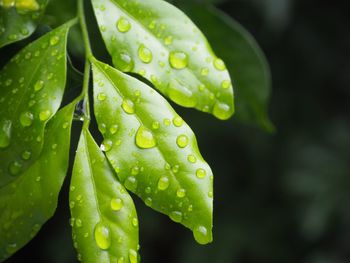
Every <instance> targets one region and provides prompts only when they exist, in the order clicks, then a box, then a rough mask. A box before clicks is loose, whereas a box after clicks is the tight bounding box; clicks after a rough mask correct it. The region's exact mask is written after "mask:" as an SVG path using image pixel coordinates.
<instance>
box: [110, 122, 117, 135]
mask: <svg viewBox="0 0 350 263" xmlns="http://www.w3.org/2000/svg"><path fill="white" fill-rule="evenodd" d="M117 131H118V125H117V124H114V125H112V126H111V127H110V128H109V132H110V133H111V134H112V135H114V134H116V132H117Z"/></svg>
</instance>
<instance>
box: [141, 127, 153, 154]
mask: <svg viewBox="0 0 350 263" xmlns="http://www.w3.org/2000/svg"><path fill="white" fill-rule="evenodd" d="M136 145H137V146H138V147H140V148H142V149H149V148H153V147H155V146H156V140H155V138H154V136H153V133H152V132H151V131H150V130H149V129H147V128H146V127H145V126H140V128H139V129H138V130H137V133H136Z"/></svg>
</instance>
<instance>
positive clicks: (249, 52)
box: [180, 2, 274, 131]
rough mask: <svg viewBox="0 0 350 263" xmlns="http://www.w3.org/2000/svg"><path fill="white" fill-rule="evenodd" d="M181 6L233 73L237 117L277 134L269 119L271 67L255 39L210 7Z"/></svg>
mask: <svg viewBox="0 0 350 263" xmlns="http://www.w3.org/2000/svg"><path fill="white" fill-rule="evenodd" d="M180 7H181V8H182V9H183V10H184V11H185V12H186V13H187V14H188V15H189V16H190V17H191V18H192V19H193V20H194V21H195V22H196V23H197V24H198V25H199V26H200V27H201V28H202V30H203V32H204V33H205V35H206V36H207V37H208V39H209V41H210V43H211V44H212V45H213V48H214V50H215V51H216V52H217V53H218V54H219V55H220V56H221V57H222V58H223V59H224V60H225V62H226V64H227V68H228V69H229V71H230V73H231V74H232V78H233V80H234V87H235V95H236V98H237V100H236V117H237V118H238V119H239V120H242V121H244V122H250V123H256V124H258V125H260V126H261V127H262V128H264V129H266V130H268V131H273V130H274V127H273V124H272V123H271V122H270V120H269V117H268V113H267V111H268V103H269V98H270V92H271V75H270V68H269V65H268V64H267V61H266V58H265V56H264V54H263V52H262V51H261V48H260V47H259V45H258V44H257V42H256V41H255V39H254V37H253V36H252V35H251V34H250V33H249V32H248V31H247V30H246V29H244V28H243V27H242V26H241V25H240V24H239V23H238V22H236V21H235V20H233V19H232V18H231V17H229V16H227V15H226V14H224V13H223V12H221V11H219V10H217V9H215V8H214V7H210V6H207V5H198V4H191V3H189V2H185V3H183V4H181V5H180Z"/></svg>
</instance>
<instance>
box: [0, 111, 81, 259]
mask: <svg viewBox="0 0 350 263" xmlns="http://www.w3.org/2000/svg"><path fill="white" fill-rule="evenodd" d="M73 111H74V105H73V104H71V105H69V106H67V107H65V108H63V109H62V110H60V111H59V112H58V113H57V115H56V116H55V117H54V118H53V119H52V120H50V122H49V123H48V125H47V130H46V133H45V144H44V147H43V151H42V153H41V155H40V157H39V158H38V159H37V160H36V161H35V162H34V163H33V164H32V165H31V166H30V167H29V168H28V170H27V171H25V172H24V173H23V174H22V175H21V177H18V178H17V179H16V180H15V181H13V182H12V183H10V184H8V185H7V186H5V187H3V188H1V189H0V210H1V213H0V225H1V227H0V236H1V238H0V260H1V261H2V260H4V259H6V258H8V257H9V256H11V255H12V254H13V253H14V252H16V251H17V250H19V249H20V248H21V247H23V246H24V245H25V244H26V243H28V242H29V241H30V240H31V239H32V238H34V236H35V235H36V234H37V232H38V231H39V230H40V228H41V226H42V225H43V224H44V223H45V222H46V221H47V220H48V219H49V218H51V217H52V215H53V214H54V212H55V210H56V206H57V199H58V194H59V191H60V189H61V187H62V184H63V180H64V178H65V176H66V172H67V168H68V157H69V146H70V144H69V141H70V129H71V128H70V127H71V121H72V116H73Z"/></svg>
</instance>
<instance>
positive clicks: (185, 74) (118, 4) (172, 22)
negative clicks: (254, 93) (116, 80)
mask: <svg viewBox="0 0 350 263" xmlns="http://www.w3.org/2000/svg"><path fill="white" fill-rule="evenodd" d="M92 3H93V6H94V11H95V14H96V18H97V21H98V24H99V27H100V31H101V33H102V36H103V39H104V41H105V44H106V46H107V49H108V51H109V53H110V54H111V56H112V58H113V64H114V65H115V67H116V68H118V69H120V70H121V71H124V72H134V73H138V74H140V75H142V76H143V77H145V78H147V79H148V80H149V81H151V82H152V83H153V84H154V86H155V87H156V88H157V89H158V90H159V91H160V92H161V93H163V94H164V95H166V96H168V97H169V98H170V99H171V100H173V101H174V102H176V103H177V104H179V105H182V106H184V107H193V108H196V109H199V110H201V111H205V112H211V113H212V114H213V115H214V116H216V117H217V118H219V119H228V118H229V117H230V116H231V115H232V114H233V112H234V106H233V90H232V85H231V80H230V76H229V74H228V71H227V70H226V66H225V64H224V62H223V61H222V60H221V59H219V58H217V57H216V56H215V54H214V53H213V51H212V49H211V48H210V46H209V44H208V42H207V40H206V39H205V37H204V36H203V34H202V33H201V32H200V31H199V29H198V28H197V27H196V26H195V25H194V24H193V23H192V22H191V20H190V19H189V18H188V17H187V16H186V15H184V13H182V12H181V11H180V10H178V9H177V8H175V7H174V6H172V5H170V4H169V3H167V2H165V1H161V0H134V1H129V0H114V1H113V0H92Z"/></svg>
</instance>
